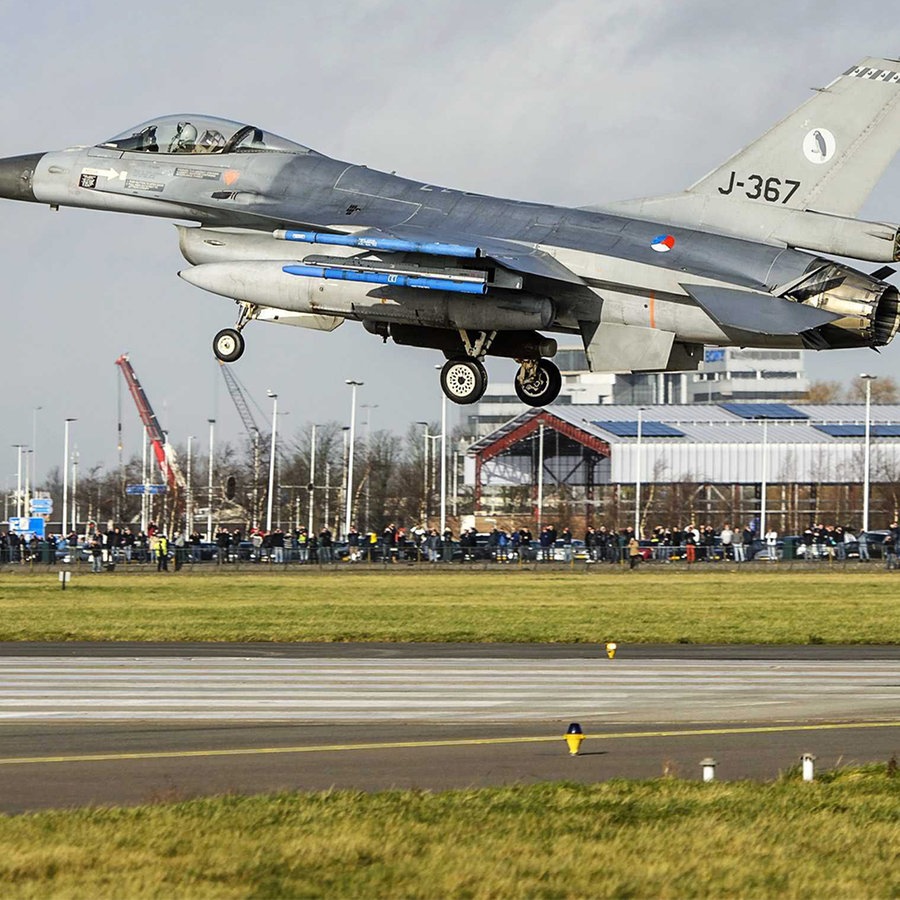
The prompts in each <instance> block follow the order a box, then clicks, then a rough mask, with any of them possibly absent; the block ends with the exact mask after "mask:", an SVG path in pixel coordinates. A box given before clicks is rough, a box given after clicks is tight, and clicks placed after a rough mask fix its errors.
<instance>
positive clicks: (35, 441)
mask: <svg viewBox="0 0 900 900" xmlns="http://www.w3.org/2000/svg"><path fill="white" fill-rule="evenodd" d="M35 10H36V7H35V6H34V4H33V3H25V2H20V0H0V21H2V22H3V29H2V31H0V74H2V83H3V85H4V89H3V91H2V92H0V156H2V157H5V156H13V155H19V154H23V153H31V152H38V151H45V150H55V149H61V148H64V147H68V146H73V145H76V144H92V143H99V142H101V141H103V140H104V139H107V138H109V137H111V136H113V135H115V134H119V133H121V132H123V131H125V130H126V129H128V128H129V127H130V126H132V125H135V124H137V123H139V122H142V121H145V120H147V119H149V118H153V117H156V116H159V115H166V114H174V113H179V112H194V113H207V114H210V115H216V116H222V117H225V118H229V119H235V120H239V121H246V122H251V123H253V124H257V125H260V126H261V127H263V128H265V129H267V130H268V131H271V132H274V133H275V134H280V135H283V136H285V137H288V138H291V139H293V140H296V141H298V142H299V143H302V144H306V145H307V146H310V147H313V148H315V149H316V150H319V151H320V152H322V153H325V154H327V155H329V156H332V157H337V158H339V159H343V160H347V161H350V162H354V163H362V164H366V165H368V166H370V167H372V168H377V169H382V170H387V171H396V172H397V173H398V174H401V175H405V176H408V177H411V178H420V179H422V180H425V181H430V182H435V183H438V184H446V185H448V186H452V187H455V188H460V189H464V190H470V191H476V192H482V193H489V194H494V195H497V196H501V197H514V198H517V199H523V200H532V201H539V202H546V203H555V204H560V205H570V206H580V205H587V204H597V203H603V202H611V201H614V200H621V199H627V198H632V197H643V196H652V195H655V194H664V193H670V192H674V191H678V190H681V189H683V188H684V187H687V186H688V185H690V184H691V183H692V182H694V181H695V180H697V178H699V177H700V176H702V175H703V174H705V173H706V172H708V171H709V170H711V169H712V168H715V167H716V166H718V165H719V164H720V163H721V162H723V161H724V160H725V159H726V158H727V157H728V156H730V155H731V154H732V153H733V152H734V151H735V150H737V149H739V148H740V147H742V146H744V145H745V144H747V143H748V142H749V141H751V140H753V139H754V138H755V137H757V136H758V135H760V134H761V133H763V132H764V131H765V130H766V129H768V128H769V127H770V126H771V125H773V124H774V123H775V122H776V121H777V120H778V119H780V118H781V117H782V116H784V115H785V114H787V113H788V112H790V111H791V110H792V109H793V108H795V107H796V106H798V105H799V104H800V103H802V102H803V101H804V100H805V99H806V98H807V97H808V96H809V89H811V88H814V87H819V86H822V85H824V84H827V83H828V82H829V81H831V80H832V79H833V78H834V77H836V76H837V75H838V74H839V73H841V72H842V71H844V70H846V69H847V68H848V67H849V66H850V65H851V64H853V63H855V62H857V61H859V60H860V59H862V58H863V57H865V56H869V55H885V56H893V57H897V56H898V55H900V18H898V17H897V15H896V10H895V9H894V8H893V6H892V4H889V3H884V2H872V0H857V2H854V3H852V4H848V3H845V2H832V0H817V2H806V0H799V2H790V0H777V2H776V0H758V2H756V3H754V4H751V5H747V4H726V3H721V2H718V0H710V2H700V0H681V2H679V3H670V2H668V3H667V2H662V0H603V2H596V0H561V2H547V0H545V2H533V0H514V2H512V0H511V2H507V0H493V2H491V3H484V2H474V0H422V2H419V3H409V2H401V0H368V2H366V0H342V2H340V3H330V4H323V3H320V2H316V3H311V2H307V0H293V2H291V3H273V2H268V3H267V2H262V3H256V4H248V3H245V2H235V0H215V2H212V0H192V2H191V3H184V2H183V0H153V2H148V0H145V2H143V3H130V4H122V3H120V2H113V0H95V2H87V3H83V4H77V5H72V4H66V3H63V2H60V0H50V3H48V4H46V5H44V6H42V7H41V9H40V14H36V12H35ZM861 215H862V217H864V218H868V219H877V220H885V221H897V220H898V219H900V160H895V162H894V164H893V165H892V166H891V168H890V170H889V171H888V173H887V174H886V175H885V177H884V179H883V180H882V182H881V184H880V185H879V186H878V187H877V188H876V190H875V192H874V193H873V194H872V196H871V197H870V199H869V201H868V202H867V204H866V206H865V207H864V208H863V210H862V214H861ZM0 236H2V240H0V271H2V273H3V275H2V281H0V304H2V306H0V309H2V323H3V331H2V335H3V342H2V347H3V356H4V361H5V366H4V369H5V376H6V377H5V378H4V385H5V390H3V391H2V392H0V438H4V439H5V441H2V442H0V455H3V458H4V459H6V468H5V470H0V484H4V486H5V487H9V486H10V485H12V486H14V485H15V476H16V462H17V459H16V453H17V452H16V450H14V449H12V447H11V445H13V444H27V445H29V446H33V447H34V455H35V463H36V469H37V473H38V480H39V481H40V480H41V478H42V477H43V476H44V475H45V474H46V473H47V471H48V470H50V469H51V468H54V467H59V466H61V464H62V457H63V430H64V425H63V423H64V420H65V419H66V418H67V417H73V418H77V420H78V421H77V422H75V423H73V425H72V430H71V440H72V445H73V447H77V449H78V453H79V458H80V462H81V464H82V465H83V466H87V467H91V466H94V465H102V466H105V467H112V466H114V465H115V462H116V460H117V456H118V454H117V421H118V417H119V415H118V407H119V401H118V398H119V396H120V394H121V395H122V403H121V406H122V421H123V435H124V443H125V446H124V452H125V456H126V458H128V457H130V456H131V455H133V454H139V453H140V446H141V445H140V441H141V434H140V424H139V422H138V419H137V413H136V411H135V409H134V407H133V405H131V403H130V400H129V398H128V395H127V393H125V392H124V390H122V389H121V388H120V377H119V374H118V369H117V368H116V367H115V365H114V363H115V360H116V359H117V358H118V357H119V355H120V354H122V353H128V354H129V356H130V359H131V362H132V364H133V365H134V367H135V370H136V372H137V375H138V377H139V378H140V380H141V382H142V383H143V386H144V388H145V390H146V391H147V394H148V396H149V398H150V401H151V403H152V404H153V406H154V408H155V411H156V413H157V416H158V418H159V420H160V423H161V424H162V426H163V428H164V429H165V430H166V431H167V432H168V433H169V435H170V440H172V442H173V443H175V444H176V445H182V446H183V445H184V444H185V443H186V442H187V438H188V436H189V435H193V436H195V437H196V438H197V440H198V441H199V442H200V443H199V445H198V444H195V452H197V451H196V447H197V446H201V447H203V446H205V442H206V440H207V435H208V425H207V421H208V419H210V418H215V419H216V421H217V426H216V428H217V436H216V441H217V442H218V441H231V442H232V443H238V442H240V441H241V440H242V436H243V432H242V428H241V423H240V420H239V418H238V415H237V413H236V411H235V410H234V408H233V407H232V405H231V402H230V400H229V398H228V395H227V393H226V389H225V385H224V383H223V382H222V380H221V375H220V373H219V371H218V365H217V363H216V362H215V360H214V358H213V355H212V350H211V340H212V337H213V335H214V334H215V333H216V332H217V331H218V330H219V329H220V328H223V327H226V326H231V325H233V324H234V321H235V311H236V310H235V307H234V306H233V304H232V303H231V302H230V301H228V300H226V299H224V298H220V297H216V296H214V295H212V294H208V293H206V292H203V291H200V290H198V289H196V288H193V287H191V286H190V285H188V284H186V283H185V282H183V281H181V280H180V279H179V278H177V276H176V273H177V271H178V270H179V269H180V268H183V267H184V265H185V264H184V261H183V260H182V258H181V256H180V254H179V252H178V247H177V240H176V233H175V229H174V227H173V225H172V224H171V223H169V222H168V221H166V220H163V219H144V218H139V217H130V216H124V215H121V214H111V213H102V212H94V211H87V210H66V209H63V210H60V211H58V212H52V211H50V210H49V209H48V208H47V207H45V206H41V205H38V204H26V203H14V202H11V201H2V202H0ZM860 267H861V268H867V265H866V264H862V265H861V266H860ZM875 267H876V266H875V265H870V266H868V268H870V269H874V268H875ZM244 336H245V338H246V339H247V351H246V353H245V355H244V357H243V358H242V359H241V360H240V361H239V362H238V363H236V364H235V366H234V370H235V372H236V374H237V375H238V377H239V379H240V380H241V381H242V382H243V384H244V385H245V386H246V388H247V390H248V393H249V395H250V398H251V401H252V402H256V403H258V404H259V405H260V409H261V410H262V412H261V414H260V418H261V419H263V418H264V417H265V416H266V415H268V414H269V413H270V410H271V405H270V401H269V400H268V399H267V396H266V392H267V390H273V391H276V392H277V393H278V395H279V400H278V404H279V412H280V413H281V412H283V413H285V414H286V415H285V416H284V418H283V419H282V420H281V421H280V423H279V432H280V433H282V434H285V435H287V436H288V438H290V437H291V436H296V435H298V434H299V433H300V431H301V429H302V428H303V426H304V424H305V423H309V422H326V421H334V420H342V421H349V415H350V391H349V388H348V387H347V386H346V384H345V380H346V379H356V380H360V381H363V382H365V385H364V386H363V387H361V388H359V394H358V402H359V403H360V404H369V405H371V406H372V407H373V408H371V409H370V410H369V411H368V415H369V417H370V423H371V428H372V429H373V430H375V429H379V428H389V429H392V430H394V431H398V432H403V431H405V430H406V428H407V426H408V424H409V423H410V422H415V421H417V420H425V419H427V420H432V421H436V420H437V419H438V418H439V415H440V401H441V393H440V387H439V384H438V379H437V373H436V371H435V370H434V365H435V364H436V363H440V362H442V361H443V358H442V357H441V355H440V354H439V353H437V352H436V351H429V350H419V349H415V348H407V347H397V346H395V345H393V344H390V343H389V344H387V345H383V344H382V343H381V341H380V339H378V338H376V337H374V336H372V335H369V334H368V333H366V332H365V331H364V330H363V329H362V327H361V326H360V325H358V324H357V323H346V324H345V325H343V326H342V327H341V328H338V329H337V330H336V331H335V332H333V333H332V334H324V333H317V332H313V331H307V330H305V329H299V328H288V327H283V326H282V327H274V326H270V325H263V324H255V325H254V324H251V325H250V326H249V327H248V328H247V329H246V330H245V331H244ZM898 348H900V342H897V343H896V344H895V345H892V346H890V347H888V348H887V349H886V350H885V351H884V352H882V353H881V354H880V355H876V354H875V353H873V352H872V351H862V350H860V351H834V352H831V353H824V354H817V355H812V354H811V355H810V358H809V360H808V363H807V371H808V374H809V375H810V377H811V378H813V379H829V380H833V379H839V380H849V379H850V378H852V377H853V376H854V375H856V374H858V373H859V372H861V371H867V372H871V373H873V374H881V375H892V374H894V373H895V372H896V370H897V368H898V361H900V356H898V354H900V349H898ZM513 367H514V364H513V363H511V362H510V361H508V360H507V361H492V362H491V363H490V364H489V371H490V373H491V376H492V377H493V378H495V379H498V380H504V381H508V380H511V377H512V374H513ZM260 424H262V422H261V423H260ZM4 445H5V446H6V447H8V448H9V449H7V450H3V446H4ZM4 454H5V455H4ZM83 471H84V470H83Z"/></svg>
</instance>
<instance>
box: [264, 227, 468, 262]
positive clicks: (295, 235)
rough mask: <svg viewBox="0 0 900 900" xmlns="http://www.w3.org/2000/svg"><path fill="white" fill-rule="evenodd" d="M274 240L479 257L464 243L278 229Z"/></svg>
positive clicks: (395, 251) (433, 254) (432, 254)
mask: <svg viewBox="0 0 900 900" xmlns="http://www.w3.org/2000/svg"><path fill="white" fill-rule="evenodd" d="M274 237H276V238H277V239H278V240H280V241H299V242H300V243H303V244H333V245H335V246H338V247H362V248H364V249H366V250H387V251H390V252H392V253H427V254H429V255H430V256H457V257H465V258H467V259H477V258H478V257H479V256H482V252H481V248H480V247H470V246H467V245H466V244H443V243H441V242H440V241H430V242H429V241H403V240H400V238H388V237H385V238H379V237H371V236H368V235H363V236H357V235H353V234H326V233H325V232H322V231H289V230H288V231H286V230H284V229H282V228H279V229H278V230H277V231H275V232H274Z"/></svg>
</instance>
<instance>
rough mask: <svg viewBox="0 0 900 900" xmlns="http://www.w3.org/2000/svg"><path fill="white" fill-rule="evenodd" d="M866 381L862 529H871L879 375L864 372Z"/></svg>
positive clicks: (863, 375) (863, 376) (861, 376)
mask: <svg viewBox="0 0 900 900" xmlns="http://www.w3.org/2000/svg"><path fill="white" fill-rule="evenodd" d="M859 377H860V378H862V380H863V381H865V383H866V446H865V461H864V463H863V526H862V530H863V531H864V532H865V531H868V530H869V465H870V458H871V433H872V427H871V421H872V420H871V415H870V414H871V410H872V382H873V381H874V380H875V379H876V378H877V377H878V376H877V375H867V374H866V373H865V372H863V373H862V374H861V375H860V376H859Z"/></svg>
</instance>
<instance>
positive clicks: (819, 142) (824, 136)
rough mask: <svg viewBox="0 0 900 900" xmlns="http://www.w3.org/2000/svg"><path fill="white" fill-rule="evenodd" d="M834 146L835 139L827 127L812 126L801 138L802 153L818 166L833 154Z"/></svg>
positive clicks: (835, 143)
mask: <svg viewBox="0 0 900 900" xmlns="http://www.w3.org/2000/svg"><path fill="white" fill-rule="evenodd" d="M836 147H837V141H835V139H834V135H833V134H832V133H831V132H830V131H829V130H828V129H827V128H814V129H813V130H812V131H810V132H808V133H807V135H806V137H805V138H803V155H804V156H805V157H806V158H807V159H808V160H809V161H810V162H811V163H815V164H816V165H819V166H820V165H822V163H827V162H828V160H829V159H831V157H832V156H834V151H835V149H836Z"/></svg>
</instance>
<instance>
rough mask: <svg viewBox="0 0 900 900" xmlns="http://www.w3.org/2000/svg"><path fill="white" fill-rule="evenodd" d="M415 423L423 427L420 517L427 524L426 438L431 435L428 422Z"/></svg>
mask: <svg viewBox="0 0 900 900" xmlns="http://www.w3.org/2000/svg"><path fill="white" fill-rule="evenodd" d="M416 425H423V426H424V427H425V455H424V456H423V457H422V473H423V477H422V519H423V520H424V524H425V525H427V524H428V493H429V491H428V487H429V485H428V439H429V438H430V437H431V433H430V432H429V430H428V423H427V422H423V421H419V422H416Z"/></svg>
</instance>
